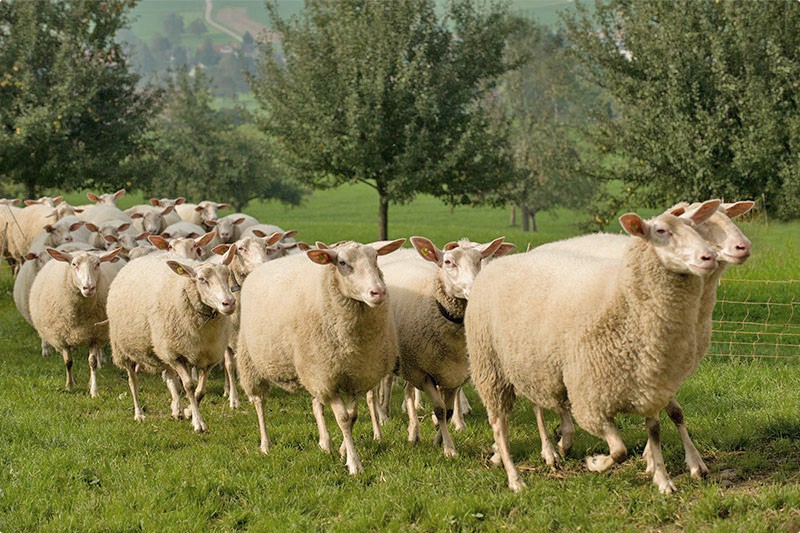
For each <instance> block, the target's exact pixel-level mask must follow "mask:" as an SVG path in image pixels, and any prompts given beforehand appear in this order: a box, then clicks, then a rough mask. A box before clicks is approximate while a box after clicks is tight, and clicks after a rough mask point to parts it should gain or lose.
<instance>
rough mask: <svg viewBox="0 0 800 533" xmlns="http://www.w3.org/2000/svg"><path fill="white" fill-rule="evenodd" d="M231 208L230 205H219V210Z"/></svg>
mask: <svg viewBox="0 0 800 533" xmlns="http://www.w3.org/2000/svg"><path fill="white" fill-rule="evenodd" d="M230 208H231V206H229V205H228V204H217V209H230Z"/></svg>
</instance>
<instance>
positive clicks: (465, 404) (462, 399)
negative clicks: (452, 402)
mask: <svg viewBox="0 0 800 533" xmlns="http://www.w3.org/2000/svg"><path fill="white" fill-rule="evenodd" d="M458 401H459V403H460V404H461V412H462V413H464V414H465V415H468V414H470V413H471V412H472V406H471V405H470V403H469V398H467V394H466V393H465V392H464V387H461V390H460V391H459V393H458Z"/></svg>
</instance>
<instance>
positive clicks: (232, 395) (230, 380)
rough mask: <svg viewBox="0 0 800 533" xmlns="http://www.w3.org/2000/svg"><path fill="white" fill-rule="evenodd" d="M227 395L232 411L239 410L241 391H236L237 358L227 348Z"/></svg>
mask: <svg viewBox="0 0 800 533" xmlns="http://www.w3.org/2000/svg"><path fill="white" fill-rule="evenodd" d="M225 393H226V394H227V396H228V399H229V400H230V406H231V409H238V407H239V391H238V390H237V389H236V358H235V356H234V354H233V350H231V349H230V348H225Z"/></svg>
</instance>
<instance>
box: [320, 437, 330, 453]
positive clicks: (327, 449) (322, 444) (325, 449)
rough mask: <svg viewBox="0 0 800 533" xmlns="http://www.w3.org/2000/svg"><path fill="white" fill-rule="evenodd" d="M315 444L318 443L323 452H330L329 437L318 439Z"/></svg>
mask: <svg viewBox="0 0 800 533" xmlns="http://www.w3.org/2000/svg"><path fill="white" fill-rule="evenodd" d="M317 444H319V447H320V448H321V449H322V451H323V452H325V453H331V439H327V440H322V439H319V442H318V443H317Z"/></svg>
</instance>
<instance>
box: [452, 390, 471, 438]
mask: <svg viewBox="0 0 800 533" xmlns="http://www.w3.org/2000/svg"><path fill="white" fill-rule="evenodd" d="M462 396H464V391H463V390H462V389H461V387H459V388H458V396H457V397H456V400H455V402H454V404H453V419H452V420H453V431H464V430H465V429H467V425H466V424H465V423H464V407H463V405H464V404H462V403H461V397H462ZM465 400H466V397H465Z"/></svg>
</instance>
